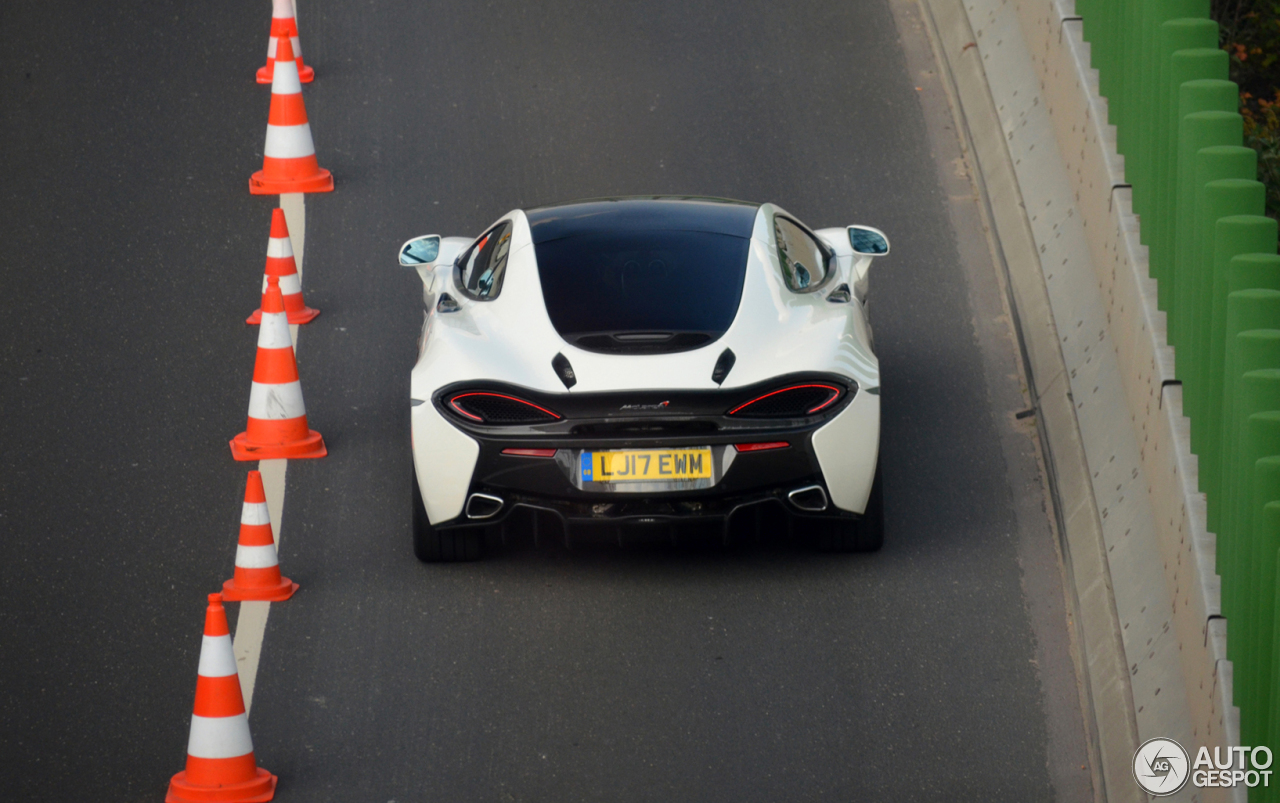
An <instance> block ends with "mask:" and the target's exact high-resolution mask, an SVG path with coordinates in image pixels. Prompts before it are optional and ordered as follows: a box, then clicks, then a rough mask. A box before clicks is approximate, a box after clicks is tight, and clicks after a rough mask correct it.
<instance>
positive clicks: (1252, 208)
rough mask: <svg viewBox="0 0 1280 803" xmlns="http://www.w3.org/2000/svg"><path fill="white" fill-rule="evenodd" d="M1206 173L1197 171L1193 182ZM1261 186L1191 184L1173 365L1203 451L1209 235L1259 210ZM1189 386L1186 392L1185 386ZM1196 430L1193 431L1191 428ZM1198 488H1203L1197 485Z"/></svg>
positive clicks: (1196, 445)
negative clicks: (1226, 221)
mask: <svg viewBox="0 0 1280 803" xmlns="http://www.w3.org/2000/svg"><path fill="white" fill-rule="evenodd" d="M1196 164H1197V167H1199V168H1206V169H1207V165H1208V164H1209V163H1206V162H1203V161H1200V160H1199V159H1197V162H1196ZM1205 177H1207V174H1206V173H1205V172H1203V171H1197V174H1196V181H1197V184H1199V181H1200V179H1201V178H1205ZM1265 203H1266V188H1265V187H1264V186H1263V185H1262V184H1261V182H1257V181H1249V180H1246V179H1238V178H1227V179H1219V180H1216V181H1207V182H1205V183H1204V184H1203V185H1200V186H1198V187H1197V190H1196V213H1195V217H1194V219H1193V220H1192V242H1191V252H1192V253H1191V257H1190V258H1188V259H1187V260H1186V263H1187V265H1188V268H1187V270H1186V272H1185V274H1184V275H1185V278H1186V284H1185V287H1186V288H1187V290H1188V292H1187V294H1186V299H1187V303H1186V305H1185V307H1184V309H1183V310H1180V312H1182V324H1181V326H1182V331H1183V333H1184V335H1185V337H1184V338H1183V339H1182V342H1181V343H1180V344H1179V346H1178V352H1177V363H1176V365H1179V366H1183V365H1185V368H1180V369H1179V371H1180V374H1181V378H1182V385H1183V390H1182V396H1183V399H1184V403H1185V404H1186V407H1187V410H1188V415H1189V416H1190V417H1191V420H1192V425H1191V451H1193V452H1195V453H1196V454H1197V455H1201V454H1204V441H1205V434H1206V433H1205V431H1204V427H1203V426H1200V427H1198V428H1197V425H1196V424H1197V421H1198V420H1199V419H1200V418H1201V416H1202V415H1203V414H1204V409H1203V408H1204V405H1203V404H1202V402H1203V401H1204V398H1205V394H1206V388H1205V378H1206V376H1207V375H1208V371H1207V369H1206V368H1205V366H1206V365H1207V364H1208V359H1209V343H1208V335H1209V322H1210V320H1211V319H1212V316H1213V306H1212V303H1211V302H1212V299H1211V298H1210V294H1211V293H1212V292H1213V238H1214V232H1215V227H1216V226H1217V222H1218V220H1219V219H1221V218H1224V217H1230V216H1232V215H1253V214H1257V213H1260V212H1262V211H1263V209H1264V208H1265ZM1188 384H1190V385H1191V390H1190V393H1189V394H1188V391H1187V385H1188ZM1197 429H1199V431H1197ZM1201 490H1204V489H1203V488H1201Z"/></svg>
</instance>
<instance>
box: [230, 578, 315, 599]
mask: <svg viewBox="0 0 1280 803" xmlns="http://www.w3.org/2000/svg"><path fill="white" fill-rule="evenodd" d="M297 590H298V584H297V583H295V582H293V581H292V580H290V579H289V578H288V577H281V578H280V584H279V585H274V586H267V587H266V588H241V587H239V586H237V585H236V579H235V578H234V577H232V578H231V579H230V580H228V581H226V582H225V583H223V584H222V598H223V599H224V600H227V601H228V602H284V601H285V600H287V599H288V598H289V597H292V596H293V592H295V591H297Z"/></svg>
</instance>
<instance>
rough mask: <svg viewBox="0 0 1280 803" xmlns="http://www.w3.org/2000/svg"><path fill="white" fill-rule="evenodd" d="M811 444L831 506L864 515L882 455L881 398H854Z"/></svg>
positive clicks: (873, 395)
mask: <svg viewBox="0 0 1280 803" xmlns="http://www.w3.org/2000/svg"><path fill="white" fill-rule="evenodd" d="M812 443H813V451H814V454H816V455H817V457H818V464H819V465H821V466H822V476H823V478H824V479H825V480H826V481H827V490H828V491H830V492H831V502H832V504H834V505H835V506H836V507H838V508H840V509H842V510H848V511H849V512H851V513H862V512H863V511H865V510H866V509H867V498H868V497H869V496H870V494H871V483H872V481H873V480H874V479H875V473H876V460H877V459H878V458H879V455H880V396H879V394H875V393H859V394H858V395H856V396H854V397H853V401H852V402H850V404H849V406H848V407H846V408H844V409H843V410H841V411H840V415H838V416H836V417H835V418H833V419H831V421H830V422H828V423H827V424H825V425H823V426H822V428H820V429H819V430H817V431H816V432H814V433H813V441H812Z"/></svg>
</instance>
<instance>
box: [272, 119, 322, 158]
mask: <svg viewBox="0 0 1280 803" xmlns="http://www.w3.org/2000/svg"><path fill="white" fill-rule="evenodd" d="M315 153H316V146H315V143H314V142H313V141H312V139H311V124H310V123H303V124H302V125H271V124H270V123H268V124H267V142H266V144H265V145H263V147H262V155H263V156H267V157H269V158H272V159H301V158H304V157H307V156H314V155H315Z"/></svg>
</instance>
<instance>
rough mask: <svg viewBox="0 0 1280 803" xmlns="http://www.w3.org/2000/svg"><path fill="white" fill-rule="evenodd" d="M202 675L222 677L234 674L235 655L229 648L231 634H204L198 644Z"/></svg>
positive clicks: (199, 670) (199, 671)
mask: <svg viewBox="0 0 1280 803" xmlns="http://www.w3.org/2000/svg"><path fill="white" fill-rule="evenodd" d="M196 672H197V673H199V674H200V675H201V676H202V677H206V678H224V677H228V676H230V675H234V674H236V656H235V653H233V652H232V650H231V636H205V637H204V641H203V642H201V644H200V668H199V669H197V670H196Z"/></svg>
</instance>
